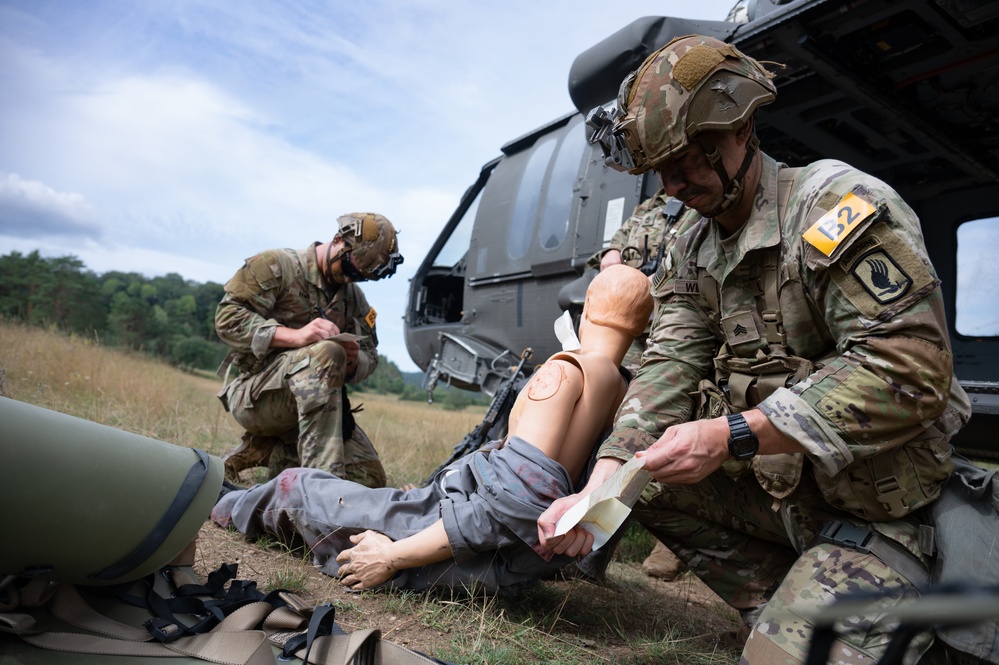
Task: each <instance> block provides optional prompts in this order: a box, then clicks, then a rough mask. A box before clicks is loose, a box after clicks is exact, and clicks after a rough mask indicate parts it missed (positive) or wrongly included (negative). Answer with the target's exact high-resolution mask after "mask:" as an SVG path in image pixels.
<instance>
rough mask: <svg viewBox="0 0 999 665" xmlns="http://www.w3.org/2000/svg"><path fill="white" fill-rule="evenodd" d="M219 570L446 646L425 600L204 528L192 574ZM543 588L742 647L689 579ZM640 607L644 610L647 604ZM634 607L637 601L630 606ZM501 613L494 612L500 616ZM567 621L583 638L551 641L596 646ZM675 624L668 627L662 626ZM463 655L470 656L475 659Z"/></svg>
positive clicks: (409, 641)
mask: <svg viewBox="0 0 999 665" xmlns="http://www.w3.org/2000/svg"><path fill="white" fill-rule="evenodd" d="M223 563H236V564H238V565H239V570H238V575H237V577H238V578H239V579H244V580H255V581H256V582H257V585H258V588H260V589H262V590H265V591H266V590H269V589H270V588H273V587H284V588H291V587H290V586H289V584H288V583H289V582H291V585H292V586H294V585H300V586H301V590H297V589H296V592H297V593H298V595H300V596H301V597H303V598H304V599H305V600H306V601H308V603H310V604H313V603H314V604H316V605H319V604H323V603H327V602H332V603H333V604H334V605H335V606H336V607H337V611H336V621H337V623H338V624H339V625H340V626H341V627H342V628H343V629H344V630H346V631H347V632H351V631H354V630H358V629H361V628H373V627H377V628H379V629H380V630H381V632H382V637H383V639H388V640H391V641H393V642H395V643H397V644H400V645H403V646H405V647H407V648H410V649H416V650H418V651H422V652H424V653H433V652H435V651H437V650H438V649H439V648H440V647H442V646H443V645H446V644H448V643H449V641H450V639H451V637H450V636H449V634H448V633H449V632H450V631H448V630H447V629H446V628H444V629H442V627H441V626H440V625H437V626H435V625H434V624H435V623H436V622H434V621H433V620H430V621H428V620H427V619H426V617H425V616H424V615H423V614H421V612H420V610H419V608H420V607H422V604H423V601H422V600H415V601H414V600H412V599H411V600H410V601H409V604H408V605H407V604H406V600H405V599H406V596H405V592H392V591H381V592H379V591H375V592H366V593H356V592H351V591H348V590H347V589H345V588H344V587H342V586H340V585H339V584H338V583H337V581H336V580H334V579H333V578H330V577H328V576H326V575H323V574H322V573H320V572H319V571H318V570H317V569H316V568H315V567H314V566H313V565H312V564H311V562H310V561H308V560H306V559H305V558H304V557H303V555H302V554H299V553H288V552H282V551H281V550H280V549H272V548H266V547H263V546H261V545H260V544H257V543H252V542H247V541H246V540H244V538H243V537H242V535H241V534H239V533H237V532H235V531H229V530H225V529H222V528H219V527H217V526H215V525H214V524H212V523H211V522H206V524H205V525H204V526H202V528H201V531H200V533H199V538H198V549H197V559H196V564H195V570H196V572H197V573H198V575H199V576H201V577H202V578H204V576H206V575H207V573H209V572H211V571H213V570H215V569H217V568H218V567H219V566H220V565H221V564H223ZM619 581H623V584H621V583H618V582H619ZM541 584H543V585H549V589H548V591H549V592H550V595H555V597H556V600H555V601H554V602H561V603H563V604H568V603H569V602H571V599H572V598H573V597H575V598H580V597H583V598H585V599H586V600H585V602H586V603H587V604H593V605H597V606H599V605H600V604H601V602H602V598H606V601H607V603H608V604H611V603H613V604H615V605H616V606H617V607H618V608H621V607H623V608H625V610H624V611H625V612H628V611H630V612H632V613H634V610H635V608H634V606H633V604H629V598H628V597H625V598H622V597H621V596H622V595H625V596H631V597H632V598H638V597H639V596H643V594H645V593H646V592H648V594H655V595H653V596H651V597H652V598H653V599H654V603H655V608H654V610H655V611H656V612H657V613H659V614H661V615H663V616H667V617H674V618H675V617H678V616H684V615H685V616H688V617H689V616H697V621H696V630H697V631H699V632H700V634H699V635H694V636H692V637H693V638H694V639H698V640H701V641H703V642H704V643H705V647H706V648H708V649H711V648H715V649H725V650H731V649H738V648H740V647H741V640H744V639H745V629H744V628H743V626H742V624H741V622H740V621H739V618H738V614H737V613H735V612H734V611H732V610H731V609H729V608H728V607H727V606H726V605H725V604H724V603H723V602H722V601H721V600H720V599H719V598H718V597H717V596H716V595H715V594H714V593H713V592H712V591H711V590H710V589H708V588H707V587H706V586H704V584H703V583H701V582H700V580H698V579H697V578H696V577H695V576H693V575H692V574H691V573H685V574H683V575H681V576H680V577H679V578H678V579H677V580H676V581H671V582H666V581H662V580H657V579H654V578H651V577H649V576H647V575H645V574H643V573H642V571H641V565H640V564H635V563H631V564H626V563H618V562H615V563H612V564H611V567H610V568H609V570H608V574H607V582H606V583H604V584H594V583H590V582H584V581H581V580H570V581H550V582H542V583H541ZM636 585H638V589H639V592H638V593H636ZM580 586H582V587H584V588H580ZM563 596H564V598H563ZM558 598H561V600H558ZM566 599H569V600H566ZM644 600H645V602H647V599H644ZM443 602H446V601H443ZM634 602H642V601H638V600H635V601H632V603H634ZM400 610H401V611H400ZM414 610H415V611H414ZM503 611H504V610H499V614H502V613H503ZM566 615H567V618H566V620H565V623H568V624H569V625H573V624H574V621H575V625H578V626H579V633H580V634H578V635H572V634H571V632H570V633H569V634H567V633H566V631H565V630H562V631H560V634H558V635H554V636H553V639H554V640H561V641H565V640H568V641H570V642H574V643H576V644H577V645H579V644H582V645H585V646H591V644H595V642H594V641H593V640H590V639H588V636H587V635H586V633H587V631H588V627H587V626H586V625H580V624H581V623H585V621H583V622H580V621H578V620H575V618H574V617H573V616H572V614H571V612H566ZM471 616H474V615H470V617H471ZM673 620H674V619H667V621H673ZM476 623H477V622H476ZM599 648H600V649H601V653H602V656H603V657H601V658H599V659H595V660H606V659H607V658H606V657H607V656H610V662H615V661H616V660H617V658H616V657H614V653H615V652H617V655H618V656H620V657H624V656H627V655H630V653H629V652H630V651H631V647H629V638H628V636H627V635H622V636H621V639H619V640H615V639H613V638H612V639H611V640H609V641H607V640H601V644H600V646H599ZM735 653H737V651H736V652H735ZM467 655H468V656H469V657H471V656H472V654H467Z"/></svg>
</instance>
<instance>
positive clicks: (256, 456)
mask: <svg viewBox="0 0 999 665" xmlns="http://www.w3.org/2000/svg"><path fill="white" fill-rule="evenodd" d="M279 443H281V439H279V438H277V437H274V436H262V435H260V434H250V433H249V432H246V433H244V434H243V438H242V440H241V441H240V442H239V445H238V446H236V447H235V448H233V449H232V450H230V451H229V452H227V453H226V454H225V455H223V456H222V464H223V466H224V467H225V477H226V479H227V480H230V481H232V482H238V481H239V472H240V471H242V470H243V469H250V468H253V467H255V466H266V465H267V461H268V459H270V456H271V450H273V448H274V446H275V445H277V444H279Z"/></svg>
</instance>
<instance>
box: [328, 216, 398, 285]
mask: <svg viewBox="0 0 999 665" xmlns="http://www.w3.org/2000/svg"><path fill="white" fill-rule="evenodd" d="M337 223H338V224H339V226H340V231H339V235H340V239H341V240H343V243H344V248H345V251H346V254H348V255H349V259H347V261H349V263H350V267H351V268H356V269H357V271H358V272H359V273H360V276H361V278H363V279H371V280H378V279H382V278H383V277H390V276H392V275H394V274H395V269H396V266H398V265H399V264H401V263H402V261H403V257H402V254H400V253H399V241H398V238H397V233H396V230H395V227H394V226H392V222H390V221H389V220H388V219H386V218H385V217H383V216H382V215H379V214H377V213H373V212H352V213H349V214H346V215H343V216H342V217H340V218H338V219H337ZM355 281H359V280H355Z"/></svg>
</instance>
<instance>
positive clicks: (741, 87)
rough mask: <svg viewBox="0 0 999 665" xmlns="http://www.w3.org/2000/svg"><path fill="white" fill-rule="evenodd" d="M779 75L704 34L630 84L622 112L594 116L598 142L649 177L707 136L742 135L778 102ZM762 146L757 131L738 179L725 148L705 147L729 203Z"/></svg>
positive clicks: (654, 60)
mask: <svg viewBox="0 0 999 665" xmlns="http://www.w3.org/2000/svg"><path fill="white" fill-rule="evenodd" d="M773 76H774V75H773V74H772V73H771V72H769V71H767V69H765V68H764V67H763V66H762V65H761V64H760V63H759V62H757V61H756V60H754V59H753V58H750V57H749V56H747V55H745V54H744V53H742V52H741V51H740V50H739V49H737V48H736V47H735V46H733V45H732V44H726V43H725V42H723V41H720V40H718V39H715V38H713V37H706V36H703V35H688V36H686V37H678V38H676V39H674V40H672V41H671V42H669V43H668V44H666V46H663V47H662V48H660V49H659V50H658V51H656V52H655V53H653V54H652V55H650V56H649V57H648V58H646V59H645V62H643V63H642V66H641V67H639V68H638V70H636V71H634V72H632V73H631V74H629V75H628V77H627V78H625V80H624V81H623V82H622V84H621V88H620V91H619V93H618V98H617V108H616V109H613V110H612V111H611V112H608V111H607V110H605V109H604V108H602V107H598V108H596V109H594V110H593V111H591V112H590V114H589V116H588V118H587V123H588V124H589V125H590V127H591V128H592V129H593V130H594V131H593V134H592V135H591V138H590V140H591V142H594V143H596V142H599V143H600V144H601V145H602V147H603V149H604V155H605V161H606V163H607V164H608V165H609V166H611V167H612V168H614V169H617V170H619V171H628V172H629V173H633V174H635V175H639V174H642V173H645V172H646V171H648V170H650V169H653V168H655V167H656V166H657V165H659V164H661V163H662V162H663V161H664V160H667V159H669V158H670V157H672V156H674V155H676V154H677V153H679V152H681V151H682V150H684V149H686V148H687V147H688V146H690V145H691V144H692V143H697V142H698V140H697V136H698V135H699V134H701V133H702V132H705V131H710V130H714V131H734V130H737V129H739V128H741V127H742V126H743V125H745V124H746V122H747V121H748V120H749V119H750V118H751V117H752V115H753V113H754V112H755V111H756V109H757V108H759V107H760V106H763V105H764V104H769V103H770V102H772V101H773V100H774V99H775V98H776V97H777V88H776V86H775V85H774V84H773V81H772V80H771V79H772V78H773ZM758 145H759V142H758V140H757V139H756V135H755V132H754V134H753V136H752V137H751V138H750V143H749V144H748V146H747V148H748V149H747V154H746V160H745V162H744V163H743V165H742V168H740V169H739V171H738V173H737V174H736V175H735V176H733V177H731V178H730V177H729V176H728V174H727V173H726V172H725V170H724V167H723V166H722V164H721V158H720V155H718V153H717V150H716V149H715V148H714V147H713V146H706V145H702V147H703V148H704V152H705V154H706V155H707V156H708V159H709V160H710V161H711V163H712V165H713V166H714V168H715V170H716V171H717V172H718V175H719V178H721V180H722V184H723V185H724V187H725V189H726V199H727V200H728V202H729V204H731V202H732V201H734V200H735V199H736V198H737V195H738V192H739V191H741V187H742V182H741V179H742V176H743V175H744V174H745V170H746V168H747V167H748V166H749V163H750V161H751V160H752V157H753V155H754V154H755V152H756V149H757V147H758ZM723 207H727V206H724V204H723Z"/></svg>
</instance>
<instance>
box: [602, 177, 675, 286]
mask: <svg viewBox="0 0 999 665" xmlns="http://www.w3.org/2000/svg"><path fill="white" fill-rule="evenodd" d="M667 200H669V197H668V196H666V191H665V190H664V189H662V188H660V189H659V191H658V192H656V193H655V194H653V195H652V196H650V197H649V198H647V199H645V200H644V201H642V202H641V203H639V204H638V205H637V206H635V210H634V211H633V212H632V213H631V216H630V217H628V219H626V220H624V223H623V224H621V228H619V229H618V230H617V231H615V233H614V236H613V237H612V238H611V241H610V244H609V245H608V246H607V247H605V248H604V249H601V250H600V251H599V252H597V253H596V254H594V255H593V256H591V257H590V258H589V259H587V261H586V265H587V267H590V268H593V269H595V270H599V269H600V260H601V259H602V258H603V257H604V254H606V253H607V252H608V251H610V250H612V249H616V250H618V251H619V252H621V253H622V255H623V256H622V257H621V260H622V262H623V263H627V264H628V265H630V266H633V267H635V268H638V267H639V266H641V264H642V263H643V261H642V255H646V256H645V259H646V260H650V259H655V257H656V254H657V252H658V251H659V245H660V244H661V243H662V242H663V235H664V233H668V238H667V241H668V244H667V245H666V250H667V251H668V250H669V248H670V247H671V246H672V242H673V241H674V240H675V239H676V237H677V235H678V234H679V233H680V232H681V231H682V230H683V224H682V223H681V220H682V219H683V218H682V217H681V218H680V219H677V221H676V223H675V224H673V226H672V228H670V229H669V231H666V227H665V220H664V218H663V206H665V205H666V201H667ZM627 247H631V248H634V250H635V251H624V250H625V248H627Z"/></svg>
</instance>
